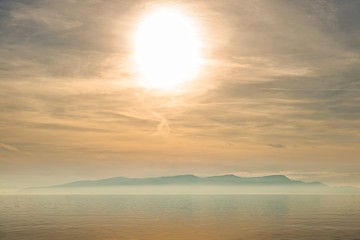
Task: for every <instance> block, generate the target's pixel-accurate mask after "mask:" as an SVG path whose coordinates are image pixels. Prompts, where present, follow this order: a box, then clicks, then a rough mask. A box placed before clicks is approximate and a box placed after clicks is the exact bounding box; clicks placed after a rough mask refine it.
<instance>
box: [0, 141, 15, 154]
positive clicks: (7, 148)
mask: <svg viewBox="0 0 360 240" xmlns="http://www.w3.org/2000/svg"><path fill="white" fill-rule="evenodd" d="M0 150H3V151H7V152H20V150H19V149H18V148H16V147H14V146H12V145H9V144H5V143H0Z"/></svg>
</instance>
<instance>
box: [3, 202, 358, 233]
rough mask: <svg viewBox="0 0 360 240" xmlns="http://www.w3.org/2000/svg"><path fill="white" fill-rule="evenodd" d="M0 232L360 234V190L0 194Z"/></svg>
mask: <svg viewBox="0 0 360 240" xmlns="http://www.w3.org/2000/svg"><path fill="white" fill-rule="evenodd" d="M0 213H1V215H0V239H2V240H15V239H16V240H18V239H26V240H49V239H51V240H60V239H61V240H64V239H69V240H72V239H74V240H75V239H88V240H100V239H101V240H115V239H126V240H132V239H134V240H135V239H143V240H153V239H161V240H173V239H196V240H202V239H204V240H205V239H207V240H210V239H219V240H227V239H229V240H240V239H255V240H257V239H259V240H260V239H317V240H320V239H326V240H329V239H354V240H355V239H359V236H360V229H359V226H358V223H359V222H360V196H358V195H353V196H351V195H327V196H325V195H323V196H321V195H318V196H316V195H302V196H300V195H197V196H195V195H152V196H151V195H147V196H140V195H133V196H131V195H112V196H110V195H108V196H96V195H92V196H84V195H78V196H76V195H71V196H65V195H61V196H0Z"/></svg>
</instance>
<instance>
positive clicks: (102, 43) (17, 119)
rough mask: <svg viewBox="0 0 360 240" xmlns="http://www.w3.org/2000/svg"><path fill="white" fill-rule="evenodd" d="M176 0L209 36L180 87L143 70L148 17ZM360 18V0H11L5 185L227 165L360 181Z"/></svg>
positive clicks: (4, 90)
mask: <svg viewBox="0 0 360 240" xmlns="http://www.w3.org/2000/svg"><path fill="white" fill-rule="evenodd" d="M164 4H167V5H168V4H173V5H175V7H181V8H183V9H184V10H185V11H186V12H188V13H189V15H190V16H191V17H193V18H194V19H196V20H197V21H198V22H199V23H200V25H201V27H202V33H201V34H202V36H203V39H204V44H205V49H204V55H205V56H206V65H205V66H204V69H203V70H202V74H201V76H200V77H199V78H198V79H197V80H196V81H194V82H192V83H190V84H189V85H187V86H185V87H184V88H183V89H179V92H177V93H159V92H156V91H152V90H146V89H142V88H141V87H139V86H138V85H137V83H136V79H135V78H134V74H133V73H132V67H131V55H132V45H131V44H132V34H133V32H134V28H136V23H137V22H138V21H139V18H140V17H141V16H142V14H144V13H145V12H147V11H150V10H151V8H153V7H156V6H158V5H164ZM359 15H360V3H359V1H356V0H354V1H351V0H349V1H340V0H337V1H335V0H332V1H323V0H306V1H304V0H301V1H300V0H291V1H285V0H270V1H269V0H264V1H252V0H243V1H235V0H227V1H215V0H213V1H206V4H205V3H204V2H201V1H176V2H174V1H172V2H171V3H170V2H166V1H140V0H138V1H101V0H84V1H73V0H66V1H56V2H55V1H42V0H33V1H18V0H16V1H0V36H1V37H0V56H1V57H0V89H1V91H0V164H1V166H2V167H1V169H0V173H1V174H0V176H1V177H0V180H1V181H2V182H3V184H2V185H6V186H10V187H19V186H25V185H27V184H28V185H31V184H41V183H46V182H49V181H51V183H57V182H62V181H66V180H76V179H81V178H97V177H108V176H113V175H114V176H115V175H124V176H150V175H161V174H178V173H198V174H216V173H226V172H246V173H251V172H255V173H256V172H258V173H262V172H272V173H276V172H279V173H283V172H290V173H296V174H298V175H297V176H299V175H301V177H302V179H305V180H306V179H311V180H320V181H321V180H325V181H327V182H328V183H333V184H352V185H359V184H360V178H359V176H358V174H357V173H358V170H359V168H360V162H359V159H358V156H360V150H358V143H359V141H360V130H359V129H360V122H359V119H360V107H359V106H360V81H359V79H358V76H359V75H360V68H359V67H358V66H359V64H360V44H359V40H360V29H359V28H358V26H359V24H360V22H359V21H360V16H359ZM324 172H325V173H329V172H330V173H334V174H322V173H324ZM300 173H302V174H300ZM317 173H319V174H317ZM316 174H317V175H316ZM309 176H310V177H309ZM339 176H342V177H339Z"/></svg>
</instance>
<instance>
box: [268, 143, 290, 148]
mask: <svg viewBox="0 0 360 240" xmlns="http://www.w3.org/2000/svg"><path fill="white" fill-rule="evenodd" d="M269 146H270V147H273V148H286V146H285V145H283V144H280V143H272V144H269Z"/></svg>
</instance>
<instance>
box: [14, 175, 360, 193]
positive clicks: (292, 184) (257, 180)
mask: <svg viewBox="0 0 360 240" xmlns="http://www.w3.org/2000/svg"><path fill="white" fill-rule="evenodd" d="M20 193H27V194H314V193H316V194H320V193H322V194H335V193H337V194H339V193H342V194H343V193H345V194H349V193H360V189H357V188H352V187H329V186H327V185H325V184H323V183H321V182H303V181H299V180H292V179H289V178H288V177H287V176H284V175H270V176H262V177H239V176H236V175H232V174H228V175H221V176H208V177H198V176H194V175H178V176H165V177H152V178H126V177H114V178H106V179H100V180H84V181H77V182H70V183H65V184H60V185H55V186H47V187H33V188H27V189H23V190H22V191H20Z"/></svg>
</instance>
